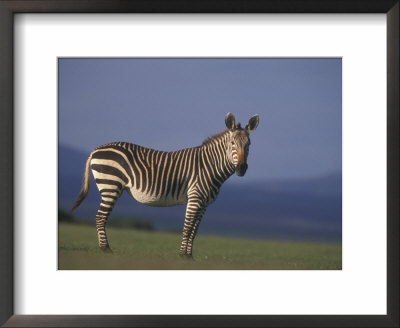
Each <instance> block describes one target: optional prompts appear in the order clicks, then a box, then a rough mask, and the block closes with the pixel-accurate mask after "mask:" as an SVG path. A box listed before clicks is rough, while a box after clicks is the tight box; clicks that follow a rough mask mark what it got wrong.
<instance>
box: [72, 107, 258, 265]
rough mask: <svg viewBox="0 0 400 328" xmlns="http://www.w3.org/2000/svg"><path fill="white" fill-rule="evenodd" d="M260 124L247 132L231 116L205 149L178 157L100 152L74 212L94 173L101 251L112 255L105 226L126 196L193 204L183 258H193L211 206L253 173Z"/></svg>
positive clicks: (131, 147) (120, 147)
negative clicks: (224, 189) (251, 153)
mask: <svg viewBox="0 0 400 328" xmlns="http://www.w3.org/2000/svg"><path fill="white" fill-rule="evenodd" d="M258 120H259V119H258V115H254V116H253V117H252V118H251V119H250V120H249V123H248V124H247V125H246V127H245V128H244V129H243V128H242V127H241V126H240V123H239V124H236V123H235V118H234V116H233V115H232V114H230V113H228V114H227V116H226V118H225V123H226V126H227V129H226V130H224V131H222V132H220V133H218V134H216V135H214V136H213V137H210V138H208V139H206V140H205V141H204V142H203V144H202V145H201V146H198V147H194V148H187V149H182V150H177V151H172V152H165V151H159V150H154V149H150V148H146V147H142V146H139V145H135V144H131V143H127V142H114V143H110V144H106V145H103V146H100V147H97V148H96V149H95V150H94V151H93V152H92V153H91V154H90V156H89V158H88V160H87V161H86V167H85V172H84V178H83V185H82V189H81V191H80V194H79V195H78V197H77V199H76V201H75V204H74V207H73V209H75V208H76V207H78V206H79V204H80V203H81V202H82V201H83V199H84V198H85V197H86V195H87V193H88V191H89V177H90V172H89V171H90V169H91V170H92V173H93V176H94V179H95V181H96V185H97V187H98V189H99V192H100V195H101V203H100V207H99V209H98V211H97V214H96V227H97V233H98V242H99V246H100V248H101V249H103V250H106V251H110V247H109V243H108V239H107V235H106V231H105V224H106V221H107V218H108V216H109V215H110V213H111V211H112V209H113V207H114V204H115V202H116V201H117V199H118V198H119V197H120V196H121V193H122V192H123V191H124V190H126V191H127V192H128V193H129V194H130V195H131V196H132V197H133V198H134V199H135V200H137V201H138V202H140V203H143V204H147V205H150V206H173V205H179V204H187V206H186V214H185V222H184V227H183V236H182V244H181V248H180V255H181V256H185V257H192V247H193V240H194V238H195V236H196V233H197V229H198V226H199V224H200V221H201V218H202V216H203V214H204V212H205V210H206V208H207V206H208V205H209V204H211V203H212V202H213V201H214V200H215V199H216V197H217V195H218V192H219V189H220V187H221V185H222V184H223V183H224V181H226V180H227V179H228V178H229V177H230V176H231V175H232V174H233V173H234V172H236V173H237V175H239V176H243V175H244V174H245V172H246V170H247V156H248V150H249V145H250V139H249V134H250V133H251V132H252V131H254V130H255V129H256V127H257V125H258Z"/></svg>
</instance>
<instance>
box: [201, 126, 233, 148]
mask: <svg viewBox="0 0 400 328" xmlns="http://www.w3.org/2000/svg"><path fill="white" fill-rule="evenodd" d="M228 131H229V130H228V129H225V130H224V131H221V132H218V133H217V134H214V135H212V136H210V137H207V138H206V139H204V140H203V142H202V144H201V145H202V146H204V145H208V144H210V143H211V142H212V141H214V140H217V139H219V138H221V137H222V136H224V135H225V134H226V133H227V132H228Z"/></svg>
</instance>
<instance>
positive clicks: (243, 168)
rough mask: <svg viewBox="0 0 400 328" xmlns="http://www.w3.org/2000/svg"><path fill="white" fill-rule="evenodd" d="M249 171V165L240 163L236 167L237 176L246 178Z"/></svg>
mask: <svg viewBox="0 0 400 328" xmlns="http://www.w3.org/2000/svg"><path fill="white" fill-rule="evenodd" d="M246 170H247V163H239V164H238V165H237V166H236V174H237V175H238V176H240V177H242V176H244V174H245V173H246Z"/></svg>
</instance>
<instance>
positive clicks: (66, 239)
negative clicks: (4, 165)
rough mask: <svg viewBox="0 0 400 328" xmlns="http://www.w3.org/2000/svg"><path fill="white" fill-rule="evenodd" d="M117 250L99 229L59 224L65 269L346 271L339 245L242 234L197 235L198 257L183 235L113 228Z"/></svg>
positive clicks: (61, 266) (109, 232)
mask: <svg viewBox="0 0 400 328" xmlns="http://www.w3.org/2000/svg"><path fill="white" fill-rule="evenodd" d="M107 235H108V240H109V242H110V246H111V248H112V250H113V254H108V253H103V252H102V251H101V250H100V249H99V248H98V246H97V234H96V228H95V227H94V225H93V226H89V225H82V224H73V223H59V249H58V268H59V269H60V270H135V269H141V270H153V269H160V270H166V269H174V270H181V269H194V270H202V269H209V270H233V269H239V270H256V269H261V270H341V268H342V247H341V245H340V244H323V243H301V242H284V241H262V240H251V239H241V238H226V237H214V236H204V235H201V233H200V234H199V235H198V236H197V237H196V239H195V243H194V251H193V256H194V258H195V261H191V260H185V259H181V258H180V257H179V255H178V252H179V246H180V242H181V236H180V234H177V233H171V232H148V231H140V230H134V229H121V228H112V227H110V228H108V229H107Z"/></svg>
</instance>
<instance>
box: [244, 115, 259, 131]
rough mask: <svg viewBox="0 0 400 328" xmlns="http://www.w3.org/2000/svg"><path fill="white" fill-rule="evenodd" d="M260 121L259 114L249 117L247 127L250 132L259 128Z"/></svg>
mask: <svg viewBox="0 0 400 328" xmlns="http://www.w3.org/2000/svg"><path fill="white" fill-rule="evenodd" d="M258 121H259V118H258V115H257V114H256V115H253V116H252V117H251V118H250V119H249V123H247V125H246V128H245V129H246V131H247V133H248V134H250V133H251V132H253V131H254V130H255V129H256V128H257V126H258Z"/></svg>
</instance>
